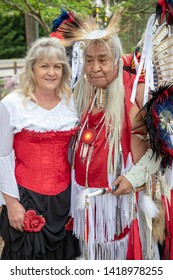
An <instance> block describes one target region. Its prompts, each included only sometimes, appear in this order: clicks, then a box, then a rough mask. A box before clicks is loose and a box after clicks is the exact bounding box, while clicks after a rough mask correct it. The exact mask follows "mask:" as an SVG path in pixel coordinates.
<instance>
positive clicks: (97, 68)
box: [85, 43, 118, 88]
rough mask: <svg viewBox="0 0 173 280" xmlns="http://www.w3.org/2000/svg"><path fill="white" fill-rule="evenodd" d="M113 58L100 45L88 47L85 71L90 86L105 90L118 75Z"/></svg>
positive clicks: (104, 47)
mask: <svg viewBox="0 0 173 280" xmlns="http://www.w3.org/2000/svg"><path fill="white" fill-rule="evenodd" d="M114 61H115V58H113V56H112V55H111V54H110V53H109V52H108V49H107V48H106V46H105V45H104V44H102V43H99V44H97V45H92V46H90V47H88V49H87V52H86V58H85V71H86V75H87V78H88V81H89V82H90V84H92V85H95V86H96V87H98V88H106V87H107V86H108V85H109V84H110V83H111V82H112V81H113V80H114V79H115V78H116V77H117V74H118V66H117V65H114Z"/></svg>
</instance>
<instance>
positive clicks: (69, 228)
mask: <svg viewBox="0 0 173 280" xmlns="http://www.w3.org/2000/svg"><path fill="white" fill-rule="evenodd" d="M72 229H73V219H72V217H70V219H69V220H68V222H67V223H66V225H65V230H72Z"/></svg>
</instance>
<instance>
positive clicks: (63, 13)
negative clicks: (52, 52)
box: [52, 9, 70, 32]
mask: <svg viewBox="0 0 173 280" xmlns="http://www.w3.org/2000/svg"><path fill="white" fill-rule="evenodd" d="M69 17H70V16H69V14H68V12H67V11H65V10H64V9H61V14H60V16H59V17H57V18H56V19H54V20H53V22H52V32H55V31H56V30H57V28H58V27H59V26H60V25H61V24H62V22H63V21H64V20H66V19H68V18H69Z"/></svg>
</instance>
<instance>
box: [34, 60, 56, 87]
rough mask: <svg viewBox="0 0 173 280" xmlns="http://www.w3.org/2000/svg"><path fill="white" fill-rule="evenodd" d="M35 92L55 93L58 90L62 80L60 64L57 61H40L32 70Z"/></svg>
mask: <svg viewBox="0 0 173 280" xmlns="http://www.w3.org/2000/svg"><path fill="white" fill-rule="evenodd" d="M33 72H34V75H35V80H36V90H41V91H42V92H43V91H44V92H45V91H47V92H55V91H56V89H58V88H59V86H60V83H61V79H62V64H61V63H59V60H58V59H57V60H54V61H50V60H49V59H42V60H40V61H39V62H38V63H36V64H35V66H34V69H33Z"/></svg>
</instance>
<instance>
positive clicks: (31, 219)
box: [23, 210, 46, 232]
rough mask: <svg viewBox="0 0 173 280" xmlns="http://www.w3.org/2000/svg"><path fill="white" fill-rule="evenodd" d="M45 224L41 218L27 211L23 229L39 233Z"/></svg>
mask: <svg viewBox="0 0 173 280" xmlns="http://www.w3.org/2000/svg"><path fill="white" fill-rule="evenodd" d="M45 223H46V220H45V218H44V217H43V216H39V215H37V214H36V212H35V211H34V210H28V211H26V213H25V218H24V221H23V229H24V230H25V231H28V232H39V231H41V229H42V227H43V226H44V225H45Z"/></svg>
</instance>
